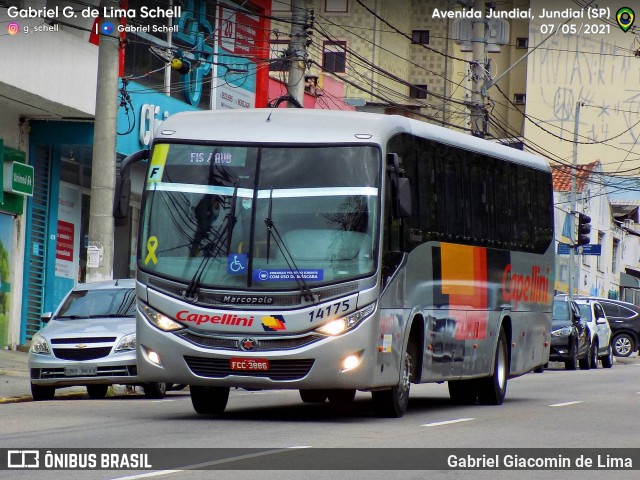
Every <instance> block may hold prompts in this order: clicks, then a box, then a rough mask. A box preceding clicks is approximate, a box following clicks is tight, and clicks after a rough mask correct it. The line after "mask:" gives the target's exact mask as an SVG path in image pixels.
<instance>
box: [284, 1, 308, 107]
mask: <svg viewBox="0 0 640 480" xmlns="http://www.w3.org/2000/svg"><path fill="white" fill-rule="evenodd" d="M308 19H309V11H308V9H307V2H306V0H292V1H291V40H290V42H289V60H290V62H291V63H290V64H289V79H288V81H287V92H288V93H289V95H290V96H291V97H292V98H293V99H294V100H293V101H292V100H289V107H290V108H291V107H299V106H302V105H304V84H305V80H304V72H305V67H306V57H307V30H306V28H305V27H306V25H307V21H308ZM296 102H297V104H296Z"/></svg>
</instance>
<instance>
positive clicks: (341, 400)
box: [328, 389, 356, 404]
mask: <svg viewBox="0 0 640 480" xmlns="http://www.w3.org/2000/svg"><path fill="white" fill-rule="evenodd" d="M328 394H329V403H338V404H347V403H353V401H354V400H355V398H356V391H355V389H336V390H329V392H328Z"/></svg>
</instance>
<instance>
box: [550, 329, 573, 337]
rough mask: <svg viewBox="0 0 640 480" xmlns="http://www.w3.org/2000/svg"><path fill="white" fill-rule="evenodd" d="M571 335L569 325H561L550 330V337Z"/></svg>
mask: <svg viewBox="0 0 640 480" xmlns="http://www.w3.org/2000/svg"><path fill="white" fill-rule="evenodd" d="M569 335H571V327H562V328H559V329H558V330H554V331H553V332H551V336H552V337H567V336H569Z"/></svg>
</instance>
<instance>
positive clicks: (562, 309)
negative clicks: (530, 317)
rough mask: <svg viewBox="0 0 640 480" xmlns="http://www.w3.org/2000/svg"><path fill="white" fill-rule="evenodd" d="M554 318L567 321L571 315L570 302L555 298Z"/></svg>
mask: <svg viewBox="0 0 640 480" xmlns="http://www.w3.org/2000/svg"><path fill="white" fill-rule="evenodd" d="M553 320H554V322H555V321H556V320H558V321H560V322H564V323H567V322H569V320H570V315H569V302H563V301H562V300H555V301H554V302H553Z"/></svg>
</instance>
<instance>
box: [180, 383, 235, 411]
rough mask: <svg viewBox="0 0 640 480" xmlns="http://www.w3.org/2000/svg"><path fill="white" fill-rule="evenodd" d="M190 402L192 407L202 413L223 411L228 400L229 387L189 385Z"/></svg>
mask: <svg viewBox="0 0 640 480" xmlns="http://www.w3.org/2000/svg"><path fill="white" fill-rule="evenodd" d="M189 390H190V391H191V403H192V404H193V409H194V410H195V411H196V412H197V413H200V414H202V415H211V414H216V413H222V412H224V409H225V408H227V401H228V400H229V387H202V386H199V385H191V386H190V387H189Z"/></svg>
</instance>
